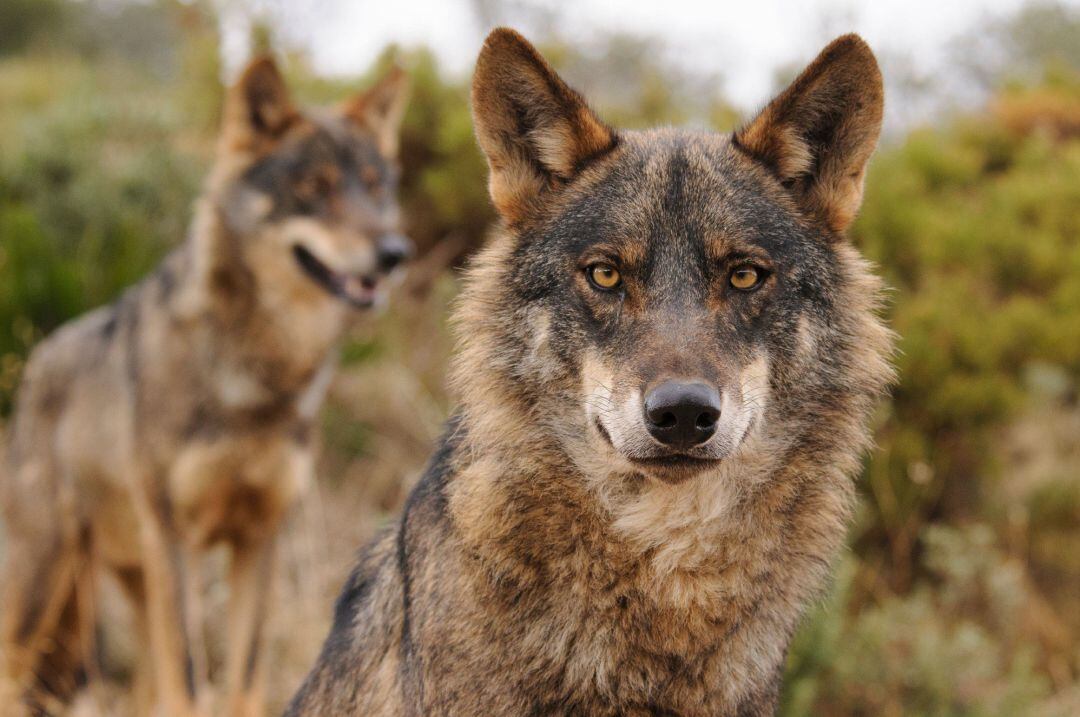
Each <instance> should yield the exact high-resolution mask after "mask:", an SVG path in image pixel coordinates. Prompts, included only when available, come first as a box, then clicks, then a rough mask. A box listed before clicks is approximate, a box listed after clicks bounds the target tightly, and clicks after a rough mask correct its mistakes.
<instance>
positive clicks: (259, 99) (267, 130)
mask: <svg viewBox="0 0 1080 717" xmlns="http://www.w3.org/2000/svg"><path fill="white" fill-rule="evenodd" d="M299 116H300V115H299V113H298V112H297V110H296V107H295V106H294V105H293V103H292V100H291V99H290V98H289V90H288V88H287V87H286V86H285V79H284V78H283V77H282V76H281V72H279V71H278V68H277V65H276V64H274V61H273V60H272V59H270V58H269V57H258V58H256V59H254V60H252V61H251V63H250V64H249V65H248V66H247V68H246V69H245V70H244V72H243V73H242V74H241V75H240V79H239V80H237V81H236V84H235V85H233V86H232V87H231V88H229V91H228V94H227V95H226V97H225V117H224V127H223V134H224V136H225V137H227V138H228V139H229V140H230V144H232V146H233V147H236V146H237V145H240V147H242V148H244V149H258V148H259V147H260V146H264V145H265V143H266V142H269V141H273V140H275V139H277V138H278V137H280V136H281V135H282V134H283V133H284V132H285V131H286V130H287V129H288V128H289V127H290V126H292V124H293V123H294V122H296V120H297V119H299Z"/></svg>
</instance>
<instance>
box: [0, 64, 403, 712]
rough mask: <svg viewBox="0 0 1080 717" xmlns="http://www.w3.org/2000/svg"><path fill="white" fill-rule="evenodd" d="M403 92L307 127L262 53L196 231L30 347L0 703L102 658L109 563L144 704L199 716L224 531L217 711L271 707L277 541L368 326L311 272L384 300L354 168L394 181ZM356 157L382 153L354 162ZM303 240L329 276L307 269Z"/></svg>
mask: <svg viewBox="0 0 1080 717" xmlns="http://www.w3.org/2000/svg"><path fill="white" fill-rule="evenodd" d="M403 89H404V88H403V77H402V76H401V74H400V73H399V72H395V73H392V74H391V75H390V76H389V77H388V78H387V79H385V80H384V81H383V82H381V83H380V84H378V85H377V86H376V87H375V88H374V89H373V90H371V91H370V92H369V93H367V94H365V95H363V96H361V97H360V98H357V99H356V100H354V101H353V102H351V103H350V104H349V105H348V111H347V112H344V111H339V112H336V113H331V114H323V115H314V116H312V117H309V116H307V115H305V114H303V113H301V112H300V110H298V109H297V108H296V107H295V105H293V103H292V102H291V100H290V99H289V96H288V92H287V90H286V87H285V84H284V82H283V80H282V78H281V76H280V74H279V73H278V71H277V69H276V67H275V66H274V64H273V63H272V62H271V61H269V60H266V59H262V60H256V61H255V62H253V63H252V64H251V66H250V67H248V69H247V70H246V71H245V73H244V74H243V76H242V77H241V78H240V80H239V81H238V82H237V84H236V86H235V87H233V88H232V90H231V91H230V92H229V95H228V97H227V104H226V108H225V121H224V127H223V130H222V136H221V142H220V146H219V150H218V156H217V161H216V164H215V166H214V169H213V171H212V173H211V176H210V178H209V181H208V183H207V189H206V192H205V193H204V195H203V197H202V198H201V199H200V200H199V202H198V205H197V208H196V216H195V220H194V223H193V227H192V231H191V234H190V237H189V239H188V240H187V242H185V243H184V244H183V245H182V246H181V247H180V248H179V249H178V250H177V251H176V252H174V253H173V254H172V255H170V256H169V257H168V258H167V259H166V260H165V262H164V263H163V264H162V266H161V267H160V268H159V269H158V271H157V272H156V273H154V274H153V275H151V276H149V277H148V278H147V279H145V280H144V281H143V282H141V283H140V284H138V285H137V286H135V287H132V288H131V289H130V290H128V291H127V292H126V293H125V294H124V295H123V296H122V297H121V298H120V299H119V300H118V301H117V302H116V303H115V304H113V305H111V306H107V307H103V308H100V309H98V310H96V311H93V312H91V313H89V314H87V315H86V316H83V317H82V318H80V319H78V320H76V321H74V322H72V323H70V324H68V325H66V326H63V327H61V328H60V329H59V330H57V331H56V332H55V333H54V334H53V335H52V336H50V337H49V338H48V339H46V340H45V341H44V342H43V343H42V344H40V345H39V346H38V347H37V348H36V349H35V351H34V352H33V355H32V356H31V358H30V360H29V362H28V364H27V368H26V371H25V375H24V377H23V381H22V385H21V388H20V391H19V394H18V405H17V408H16V412H15V415H14V420H13V424H12V429H11V435H10V445H9V450H8V455H7V459H8V460H7V470H6V471H5V474H4V476H3V485H2V489H3V505H4V508H5V521H6V529H7V535H8V543H7V545H8V551H7V552H8V559H7V564H6V572H5V574H4V584H3V625H2V633H0V637H2V643H0V649H2V658H3V662H2V668H3V670H2V673H0V693H2V694H0V713H3V714H4V715H8V714H19V713H20V712H21V710H22V707H20V703H22V702H23V699H25V700H26V703H27V704H34V703H40V701H41V700H43V699H45V696H44V692H53V693H54V696H59V697H66V696H67V695H68V694H69V693H70V692H71V689H72V688H73V687H74V686H76V683H77V675H76V670H77V669H78V668H79V666H80V665H82V664H83V663H85V661H86V659H88V658H89V657H90V656H91V653H90V651H89V648H91V647H92V645H89V644H87V641H86V640H85V639H80V638H82V637H84V636H85V634H86V633H88V632H92V630H93V626H94V616H93V614H83V613H82V612H80V610H81V609H82V608H84V607H86V606H87V605H92V604H93V603H92V597H91V595H90V594H88V593H89V592H91V590H90V584H89V583H88V582H87V581H84V580H83V579H82V578H83V576H85V575H87V574H89V571H90V570H91V568H92V567H94V566H101V567H104V568H106V569H108V570H111V571H113V572H115V573H116V574H117V576H118V577H119V578H120V581H121V583H122V585H123V587H124V588H125V590H126V592H127V593H128V594H129V596H130V597H131V598H132V600H133V604H134V606H135V613H136V615H135V623H136V629H137V631H138V632H139V633H140V637H141V638H142V639H141V645H142V653H141V657H140V660H139V664H138V665H137V675H136V683H137V685H136V692H137V693H138V695H139V696H140V703H139V705H138V710H139V713H140V714H150V713H151V712H152V711H153V709H152V705H153V704H154V703H156V704H158V705H159V706H160V707H161V708H162V709H163V710H164V714H168V715H170V716H176V717H182V716H184V715H194V714H196V713H201V706H200V693H201V692H202V688H201V683H202V682H203V681H204V678H205V676H204V675H203V674H202V671H203V667H204V665H205V658H204V656H203V655H201V654H200V646H199V645H198V644H197V643H198V641H197V640H196V636H197V635H198V633H199V632H200V631H201V628H197V626H196V623H197V621H198V617H199V609H198V599H199V594H198V589H197V587H196V583H195V581H194V580H193V579H192V576H193V575H198V574H199V569H198V564H199V559H200V556H201V555H202V554H203V553H204V552H205V551H206V550H207V549H208V548H210V547H211V546H213V545H215V544H218V543H222V542H224V543H226V544H228V545H229V546H230V547H231V549H232V555H233V559H232V566H231V569H230V572H229V585H230V592H231V595H230V604H229V608H228V635H227V645H228V649H227V655H226V657H225V666H224V672H225V683H226V684H225V691H226V698H225V699H226V703H227V704H226V706H225V709H224V710H223V712H225V713H228V714H230V715H238V716H239V715H258V714H261V713H262V691H261V683H262V680H263V679H264V677H263V667H262V666H263V660H262V656H261V652H262V651H261V650H260V645H259V642H260V628H261V624H262V622H263V619H264V617H265V614H266V611H267V610H268V609H269V606H268V602H269V595H268V591H269V585H270V576H271V573H272V570H273V562H274V560H273V555H274V539H275V536H276V534H277V531H278V528H279V526H280V525H281V522H282V520H283V518H284V517H285V515H286V513H287V512H288V510H289V507H290V506H291V505H292V504H293V502H294V501H295V499H296V498H297V496H298V495H299V494H300V492H301V491H302V490H304V487H305V485H306V484H307V483H308V482H309V480H310V478H311V469H312V460H313V451H314V447H313V443H312V434H313V423H314V421H315V418H316V414H317V411H318V409H319V407H320V404H321V401H322V396H323V393H324V392H325V389H326V386H327V383H328V381H329V378H330V376H331V374H332V371H333V368H334V364H335V348H336V346H337V344H338V342H339V340H340V339H341V337H342V336H343V334H344V332H345V330H346V329H347V328H348V326H349V325H350V323H351V322H352V321H353V318H354V316H356V312H355V311H353V310H352V309H351V308H350V307H349V306H348V305H347V304H346V303H345V301H343V299H342V298H341V296H336V295H333V293H332V292H331V291H330V290H329V289H331V288H333V289H335V290H337V287H336V286H330V285H329V284H327V285H325V286H324V285H321V284H320V283H319V282H318V281H316V280H315V278H313V277H314V276H315V274H319V272H324V273H326V274H328V275H332V276H333V277H337V278H338V279H341V281H342V282H343V283H342V284H341V286H342V287H344V288H341V290H340V292H339V293H344V295H346V296H348V297H350V298H356V299H357V301H362V302H363V301H367V300H368V298H370V297H371V296H372V295H371V293H370V291H369V290H368V289H364V290H363V291H364V292H368V293H362V292H361V291H360V290H359V289H356V287H354V286H353V284H349V283H348V281H352V278H353V277H360V276H363V277H364V280H365V281H367V282H369V283H371V284H374V282H376V281H382V278H384V274H385V272H384V265H383V264H380V263H379V262H383V261H384V257H385V250H384V246H383V242H384V238H385V237H387V236H390V235H389V234H388V232H392V231H393V229H394V227H395V225H396V221H397V215H396V207H395V206H394V204H393V201H392V194H393V191H392V190H393V184H392V181H391V180H390V179H387V180H386V181H384V182H382V184H379V182H377V181H373V180H372V178H371V176H367V177H362V176H360V175H364V174H368V175H370V174H371V172H375V173H376V175H377V176H380V177H381V176H384V175H385V176H386V177H391V176H392V172H390V170H388V169H387V167H390V165H391V163H392V160H393V157H392V155H385V154H381V153H382V151H383V150H392V149H393V142H391V141H390V140H389V136H390V135H391V134H393V133H396V130H397V123H398V121H399V120H400V118H401V109H402V107H403V97H404V95H403ZM328 147H332V148H334V152H328V151H326V148H328ZM319 148H322V149H319ZM316 150H319V151H320V152H321V153H320V154H313V153H314V152H315V151H316ZM335 152H336V154H335ZM349 152H355V156H357V157H361V156H362V157H367V158H368V159H367V160H363V161H361V160H356V162H357V163H358V164H357V166H354V165H352V164H345V165H342V164H341V162H342V161H343V160H341V159H340V158H341V157H342V156H346V155H347V156H350V157H352V156H353V155H351V154H348V153H349ZM350 161H353V160H350ZM365 162H366V164H365ZM286 170H288V171H286ZM350 173H352V174H355V175H356V176H350ZM283 177H284V179H283ZM375 195H378V196H380V197H382V200H380V201H376V200H374V199H372V198H371V197H372V196H375ZM393 240H394V241H395V242H397V243H398V245H396V248H395V251H397V252H398V254H395V257H397V258H400V252H401V251H403V249H402V248H401V246H400V242H401V240H400V238H399V237H396V236H394V237H393ZM299 247H304V250H305V251H307V254H305V258H306V260H307V262H308V264H309V265H313V264H314V262H315V261H316V259H318V260H321V262H322V265H321V268H317V269H311V268H310V266H309V267H308V268H304V266H302V265H301V263H300V260H299V259H298V257H299V253H298V252H299V251H300V249H299ZM310 257H316V259H311V258H310ZM311 272H314V274H313V273H311ZM335 272H336V273H335ZM327 281H330V280H329V279H328V280H327ZM355 281H356V282H358V281H359V278H356V279H355ZM350 287H352V288H350ZM350 291H351V292H352V293H349V292H350ZM357 297H358V298H357ZM80 586H81V589H80ZM83 612H85V611H83ZM57 655H59V656H62V657H63V658H64V659H63V660H57V659H55V656H57ZM151 666H152V668H153V669H152V671H151Z"/></svg>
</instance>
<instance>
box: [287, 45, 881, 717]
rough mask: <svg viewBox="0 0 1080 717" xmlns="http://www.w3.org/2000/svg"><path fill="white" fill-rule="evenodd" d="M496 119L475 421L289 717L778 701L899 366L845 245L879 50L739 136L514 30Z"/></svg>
mask: <svg viewBox="0 0 1080 717" xmlns="http://www.w3.org/2000/svg"><path fill="white" fill-rule="evenodd" d="M473 112H474V120H475V125H476V131H477V137H478V140H479V143H480V146H481V148H482V149H483V150H484V152H485V153H486V155H487V158H488V162H489V165H490V169H491V178H490V190H491V194H492V198H493V201H494V203H495V206H496V208H497V209H498V211H499V213H500V214H501V217H502V226H501V228H500V230H499V231H498V232H497V233H496V234H495V235H494V236H493V238H492V239H491V240H490V241H489V243H488V245H487V246H486V248H485V249H484V250H483V252H482V253H481V254H480V255H479V257H478V258H477V259H476V260H475V262H474V263H473V265H472V267H471V269H470V271H469V273H468V276H467V280H466V285H465V289H464V295H463V298H462V300H461V303H460V306H459V307H458V310H457V314H456V321H457V324H458V331H459V334H460V337H461V346H460V350H459V353H458V356H457V359H456V364H455V367H454V371H453V385H454V387H455V389H456V391H457V392H458V394H459V396H460V401H461V403H460V408H459V409H458V411H457V413H456V414H455V417H454V418H453V419H452V420H451V421H450V423H449V425H448V428H447V431H446V434H445V436H444V438H443V439H442V443H441V446H440V447H439V449H438V452H437V453H436V456H435V458H434V459H433V460H432V462H431V464H430V466H429V468H428V469H427V472H426V474H425V475H424V477H423V478H422V480H421V481H420V483H419V484H418V485H417V487H416V488H415V490H414V491H413V493H412V495H411V497H410V499H409V500H408V502H407V505H406V506H405V509H404V513H403V515H402V517H401V519H400V520H399V521H397V522H396V523H395V524H394V525H392V526H390V527H389V528H388V529H387V530H386V531H385V533H384V534H383V535H382V536H381V537H380V538H378V539H377V540H376V541H375V542H374V543H373V544H372V545H371V546H369V547H368V548H367V549H366V550H365V551H364V552H363V553H362V555H361V557H360V559H359V562H358V565H357V566H356V568H355V570H354V571H353V573H352V575H351V577H350V578H349V579H348V581H347V583H346V585H345V588H344V590H343V591H342V593H341V596H340V598H339V599H338V602H337V606H336V610H335V613H334V619H333V625H332V627H331V629H330V634H329V637H328V638H327V640H326V643H325V646H324V648H323V651H322V654H321V656H320V657H319V658H318V661H317V663H316V665H315V666H314V668H313V670H312V671H311V673H310V675H309V676H308V678H307V679H306V681H305V682H304V684H303V685H302V686H301V688H300V690H299V692H298V694H297V695H296V697H295V698H294V701H293V703H292V706H291V708H290V710H289V712H288V714H289V715H292V716H293V717H296V716H299V715H479V714H485V715H683V716H687V717H689V716H692V715H693V716H698V715H701V716H704V715H711V716H715V715H730V716H732V717H735V716H744V715H768V714H772V713H773V712H774V711H775V709H776V705H777V697H778V693H779V688H780V681H781V673H782V670H783V665H784V658H785V654H786V652H787V649H788V644H789V642H790V640H791V637H792V634H793V632H794V631H795V629H796V627H797V625H798V623H799V619H800V617H801V615H802V614H803V611H804V609H805V608H806V606H807V604H808V603H809V602H810V601H811V600H812V599H814V597H815V596H816V595H818V594H819V591H820V590H821V589H822V586H823V585H824V584H825V582H826V580H827V577H828V574H829V567H830V563H831V561H832V560H833V558H834V556H835V555H836V553H837V551H838V550H839V548H840V546H841V544H842V542H843V537H844V532H845V526H846V524H847V521H848V518H849V517H850V514H851V510H852V504H853V501H854V486H853V481H852V477H853V476H854V474H855V473H856V472H857V470H858V467H859V462H860V456H861V454H862V452H863V451H864V450H865V449H866V447H867V445H868V440H869V439H868V429H867V424H868V419H869V415H870V412H871V410H872V407H873V406H874V404H875V400H876V399H877V398H878V397H879V395H880V394H881V393H882V391H883V390H884V388H885V386H886V384H887V382H888V380H889V378H890V375H891V372H890V367H889V360H888V357H889V354H890V352H891V337H890V333H889V332H888V330H887V329H886V328H885V327H884V326H883V324H882V323H881V321H880V320H879V318H878V316H877V310H878V302H879V291H880V287H879V282H878V280H877V279H876V278H874V276H873V275H872V274H871V272H870V271H869V268H868V266H867V264H866V263H865V262H864V261H863V260H862V259H861V258H860V257H859V256H858V254H857V252H856V250H855V249H854V248H853V247H852V246H851V244H850V243H849V242H848V241H847V240H846V239H845V238H844V236H843V233H844V230H845V229H846V227H847V226H848V224H849V223H850V222H851V220H852V218H853V216H854V214H855V211H856V209H857V207H858V205H859V202H860V199H861V193H862V183H863V173H864V170H865V166H866V162H867V160H868V158H869V156H870V154H871V152H872V150H873V148H874V145H875V143H876V140H877V137H878V133H879V128H880V122H881V115H882V83H881V76H880V73H879V71H878V68H877V65H876V62H875V60H874V57H873V54H872V53H871V51H870V50H869V48H868V47H867V46H866V44H865V43H864V42H863V41H862V40H861V39H859V38H857V37H855V36H852V35H849V36H845V37H842V38H839V39H838V40H836V41H834V42H833V43H832V44H830V45H829V46H828V47H827V48H826V49H825V50H824V51H823V52H822V54H821V55H820V56H819V57H818V58H817V59H816V60H815V61H814V62H813V63H812V64H811V65H810V66H809V67H808V68H807V69H806V70H805V71H804V72H803V73H802V74H801V75H800V76H799V77H798V78H797V79H796V80H795V81H794V82H793V84H792V85H791V86H790V87H789V88H787V89H786V90H785V91H784V92H783V93H781V94H780V95H779V96H778V97H777V98H776V99H774V100H773V101H772V102H771V103H770V104H769V105H768V106H767V107H766V108H765V109H764V110H763V111H762V112H761V113H760V114H759V115H758V116H757V118H756V119H754V120H753V121H751V122H750V123H749V124H747V125H746V126H745V127H743V128H741V129H740V130H738V131H736V132H735V133H734V134H733V135H730V136H720V135H715V134H709V133H695V132H686V131H679V130H673V129H658V130H650V131H644V132H616V131H615V130H613V129H611V128H609V127H607V126H606V125H605V124H604V123H603V122H601V121H600V120H599V118H598V117H597V116H596V115H595V114H594V113H593V112H592V111H591V110H590V109H589V108H588V107H587V105H586V104H585V102H584V100H583V99H582V98H581V97H580V96H579V95H578V94H577V93H576V92H574V91H573V90H572V89H570V88H569V87H568V86H567V85H566V84H565V83H564V82H563V81H562V80H561V79H560V78H559V77H558V75H557V74H556V73H555V72H554V71H553V70H552V69H551V68H550V67H549V66H548V64H547V63H546V62H545V61H544V60H543V58H542V57H541V56H540V55H539V54H538V53H537V52H536V51H535V50H534V49H533V48H532V47H531V46H530V45H529V44H528V42H526V41H525V40H524V39H523V38H522V37H520V36H519V35H518V34H516V33H515V32H513V31H511V30H505V29H501V30H496V31H494V32H493V33H492V34H491V35H490V36H489V37H488V39H487V41H486V43H485V45H484V48H483V50H482V52H481V54H480V58H479V61H478V63H477V68H476V73H475V77H474V81H473Z"/></svg>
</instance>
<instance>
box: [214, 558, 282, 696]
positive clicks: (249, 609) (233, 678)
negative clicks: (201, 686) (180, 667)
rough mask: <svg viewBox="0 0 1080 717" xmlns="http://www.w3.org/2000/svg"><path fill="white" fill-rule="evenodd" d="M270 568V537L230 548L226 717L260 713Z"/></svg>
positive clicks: (271, 574) (272, 564)
mask: <svg viewBox="0 0 1080 717" xmlns="http://www.w3.org/2000/svg"><path fill="white" fill-rule="evenodd" d="M273 568H274V539H273V537H267V538H260V539H256V540H253V541H246V542H242V543H238V544H236V545H235V546H234V547H233V562H232V568H231V571H230V574H229V583H230V585H229V590H230V594H229V628H228V648H227V656H226V660H225V684H226V691H227V694H228V703H227V704H228V711H227V714H228V715H230V717H257V716H261V715H262V714H263V711H264V709H263V684H262V681H263V680H262V678H263V674H262V668H263V662H262V660H261V659H260V652H261V649H260V648H261V645H260V644H259V643H260V641H261V639H262V631H263V627H264V625H263V623H264V622H265V619H266V613H267V607H268V604H269V601H270V596H269V592H270V582H271V578H272V577H273Z"/></svg>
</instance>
